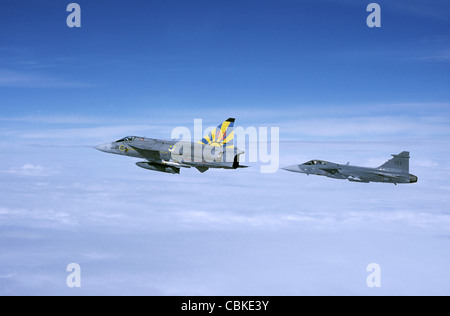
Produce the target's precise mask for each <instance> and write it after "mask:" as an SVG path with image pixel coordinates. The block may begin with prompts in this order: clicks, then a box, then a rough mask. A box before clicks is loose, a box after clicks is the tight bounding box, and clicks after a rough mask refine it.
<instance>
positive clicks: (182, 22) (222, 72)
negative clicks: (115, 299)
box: [0, 0, 450, 295]
mask: <svg viewBox="0 0 450 316" xmlns="http://www.w3.org/2000/svg"><path fill="white" fill-rule="evenodd" d="M77 3H79V4H80V6H81V21H82V22H81V23H82V27H81V28H79V29H71V28H68V27H67V26H66V18H67V16H68V14H69V13H68V12H66V6H67V4H69V1H68V2H67V3H65V2H61V1H39V2H36V1H23V0H19V1H12V0H11V1H10V0H8V1H3V2H2V5H1V8H0V109H1V112H0V123H1V125H0V135H1V136H2V137H1V140H0V145H1V146H2V148H7V149H8V150H4V151H2V152H1V153H0V162H1V167H0V179H1V181H0V186H1V187H0V188H1V190H0V192H1V193H0V201H1V202H0V241H1V243H0V294H2V295H14V294H25V295H34V294H47V295H55V294H57V295H59V294H63V295H77V294H88V295H98V294H121V295H128V294H137V295H142V294H144V295H145V294H150V295H309V294H325V295H330V294H331V295H341V294H344V295H347V294H351V295H353V294H356V295H380V294H382V295H383V294H388V295H391V294H392V295H401V294H411V295H417V294H419V295H428V294H437V295H448V294H449V293H450V286H449V283H448V281H447V280H449V277H450V275H449V271H450V270H449V269H448V262H449V261H450V260H449V259H450V258H449V257H448V255H447V254H449V253H450V251H449V250H450V249H449V247H450V244H449V241H450V237H449V233H448V232H449V229H450V213H449V205H450V200H449V198H448V197H449V196H450V195H449V194H448V193H449V190H450V182H449V180H448V174H449V170H450V159H449V158H448V157H450V146H448V145H449V141H450V89H449V88H448V87H449V86H450V79H449V73H450V34H449V32H448V30H449V29H450V17H449V15H448V12H449V10H450V5H449V4H448V3H447V2H445V1H436V0H433V1H419V0H414V1H396V2H395V3H392V1H378V2H377V3H379V4H380V6H381V9H382V13H381V18H382V27H381V28H379V29H370V28H368V27H367V25H366V18H367V16H368V14H369V13H368V12H366V6H367V5H368V4H369V1H367V2H361V1H350V0H345V1H332V0H321V1H294V0H282V1H264V0H263V1H261V0H259V1H255V0H245V1H244V0H239V1H237V0H236V1H221V0H213V1H211V0H208V1H197V0H192V1H178V0H174V1H78V2H77ZM228 117H236V125H237V126H241V127H244V128H246V127H248V126H256V127H258V126H268V127H270V126H276V127H279V128H280V140H281V145H280V165H281V166H285V165H292V164H295V163H300V162H304V161H307V160H310V159H313V158H318V159H325V160H329V161H336V162H341V163H346V162H347V161H350V162H351V163H353V164H356V165H364V166H378V165H380V164H381V163H383V162H384V161H386V160H387V159H388V158H389V155H390V154H394V153H399V152H401V151H403V150H409V151H410V152H411V157H412V158H411V173H414V174H416V175H418V177H419V182H418V183H417V184H414V185H404V186H400V185H399V186H396V187H395V186H393V185H384V184H369V185H365V184H358V183H349V182H343V181H337V180H331V179H323V178H321V177H307V176H305V175H297V174H291V173H287V172H284V171H282V170H281V171H279V172H276V173H274V174H261V173H259V166H258V164H251V166H252V168H249V169H245V170H238V171H236V172H233V171H224V170H210V171H208V172H207V173H205V174H200V173H198V172H196V171H193V170H183V171H182V174H181V175H180V176H172V175H166V174H159V173H152V172H148V171H146V170H143V169H140V168H137V167H136V166H135V165H134V162H135V161H134V160H132V159H125V158H123V157H117V156H108V155H105V154H104V153H100V152H97V151H95V150H93V149H92V148H90V147H89V146H92V145H96V144H99V143H104V142H107V141H111V140H114V139H118V138H121V137H123V136H126V135H145V136H148V137H159V138H170V134H171V131H172V129H173V128H174V127H177V126H186V127H189V128H193V122H194V119H196V118H201V119H203V124H204V127H205V128H206V127H207V126H211V125H212V126H216V125H217V124H218V123H219V122H221V121H223V120H224V119H226V118H228ZM205 192H208V194H205ZM225 196H226V197H227V198H226V201H225V203H224V197H225ZM71 262H77V263H79V264H80V266H81V268H82V287H81V288H80V289H70V288H68V287H67V286H66V283H65V280H66V276H67V272H66V270H65V268H66V266H67V264H69V263H71ZM372 262H376V263H379V264H380V266H381V268H382V287H381V288H379V289H370V288H368V287H367V286H366V283H365V280H366V277H367V274H368V273H367V272H366V270H365V269H366V266H367V265H368V264H369V263H372Z"/></svg>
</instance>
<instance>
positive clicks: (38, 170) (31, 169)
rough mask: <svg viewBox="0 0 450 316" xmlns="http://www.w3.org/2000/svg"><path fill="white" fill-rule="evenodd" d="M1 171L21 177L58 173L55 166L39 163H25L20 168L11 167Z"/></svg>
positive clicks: (45, 175)
mask: <svg viewBox="0 0 450 316" xmlns="http://www.w3.org/2000/svg"><path fill="white" fill-rule="evenodd" d="M3 172H5V173H10V174H14V175H18V176H23V177H49V176H51V175H53V174H56V173H58V170H57V168H46V167H43V166H41V165H33V164H30V163H26V164H24V165H23V166H22V167H21V168H11V169H9V170H5V171H3Z"/></svg>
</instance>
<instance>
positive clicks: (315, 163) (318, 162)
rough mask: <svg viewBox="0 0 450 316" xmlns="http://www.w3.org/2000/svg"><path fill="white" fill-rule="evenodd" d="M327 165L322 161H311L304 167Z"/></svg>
mask: <svg viewBox="0 0 450 316" xmlns="http://www.w3.org/2000/svg"><path fill="white" fill-rule="evenodd" d="M326 164H327V162H326V161H322V160H311V161H308V162H305V163H304V165H306V166H316V165H326Z"/></svg>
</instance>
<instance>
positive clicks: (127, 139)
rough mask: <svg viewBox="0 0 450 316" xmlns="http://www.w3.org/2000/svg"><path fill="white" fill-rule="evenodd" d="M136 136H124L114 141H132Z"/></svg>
mask: <svg viewBox="0 0 450 316" xmlns="http://www.w3.org/2000/svg"><path fill="white" fill-rule="evenodd" d="M136 137H137V136H127V137H125V138H122V139H119V140H118V141H116V143H121V142H132V141H133V140H135V139H136Z"/></svg>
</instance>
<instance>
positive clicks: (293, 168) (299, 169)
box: [281, 165, 303, 172]
mask: <svg viewBox="0 0 450 316" xmlns="http://www.w3.org/2000/svg"><path fill="white" fill-rule="evenodd" d="M281 169H283V170H286V171H291V172H303V170H302V169H301V168H300V166H299V165H295V166H289V167H284V168H281Z"/></svg>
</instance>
